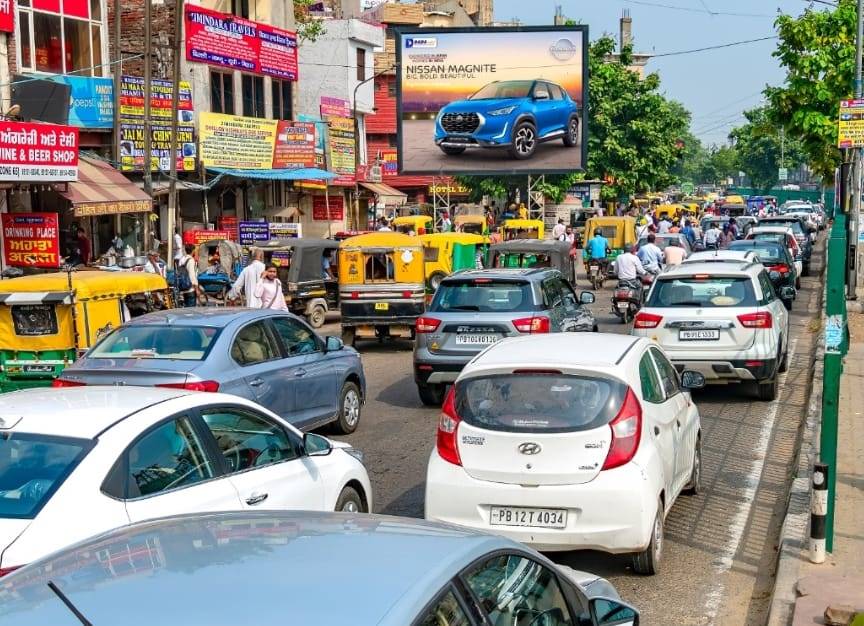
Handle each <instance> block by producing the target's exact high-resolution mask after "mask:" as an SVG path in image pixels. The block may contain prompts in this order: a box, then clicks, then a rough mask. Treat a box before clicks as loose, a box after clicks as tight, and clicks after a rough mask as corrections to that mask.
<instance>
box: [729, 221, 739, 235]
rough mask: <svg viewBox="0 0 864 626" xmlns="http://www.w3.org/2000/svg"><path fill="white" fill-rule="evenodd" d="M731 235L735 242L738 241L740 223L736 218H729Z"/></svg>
mask: <svg viewBox="0 0 864 626" xmlns="http://www.w3.org/2000/svg"><path fill="white" fill-rule="evenodd" d="M729 235H730V236H731V237H732V240H733V241H734V240H735V239H738V222H736V221H735V218H734V217H730V218H729Z"/></svg>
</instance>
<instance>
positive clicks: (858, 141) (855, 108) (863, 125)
mask: <svg viewBox="0 0 864 626" xmlns="http://www.w3.org/2000/svg"><path fill="white" fill-rule="evenodd" d="M838 127H839V132H838V133H837V147H838V148H864V100H841V101H840V119H839V122H838Z"/></svg>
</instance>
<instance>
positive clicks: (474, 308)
mask: <svg viewBox="0 0 864 626" xmlns="http://www.w3.org/2000/svg"><path fill="white" fill-rule="evenodd" d="M450 308H451V309H452V310H454V311H479V310H480V307H479V306H477V305H475V304H460V305H458V306H451V307H450Z"/></svg>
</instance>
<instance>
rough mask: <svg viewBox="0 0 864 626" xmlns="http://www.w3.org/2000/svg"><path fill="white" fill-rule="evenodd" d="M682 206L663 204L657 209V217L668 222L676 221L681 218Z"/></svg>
mask: <svg viewBox="0 0 864 626" xmlns="http://www.w3.org/2000/svg"><path fill="white" fill-rule="evenodd" d="M681 208H682V207H681V205H679V204H661V205H659V206H658V207H657V217H658V218H659V219H663V218H664V217H665V218H666V219H668V220H670V221H671V220H674V219H677V218H679V217H681Z"/></svg>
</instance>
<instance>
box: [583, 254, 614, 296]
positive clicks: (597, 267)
mask: <svg viewBox="0 0 864 626" xmlns="http://www.w3.org/2000/svg"><path fill="white" fill-rule="evenodd" d="M608 264H609V262H608V261H607V260H606V259H591V260H589V261H588V282H590V283H591V287H592V288H593V289H595V290H597V289H603V282H604V281H605V280H606V271H607V267H608Z"/></svg>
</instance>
